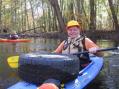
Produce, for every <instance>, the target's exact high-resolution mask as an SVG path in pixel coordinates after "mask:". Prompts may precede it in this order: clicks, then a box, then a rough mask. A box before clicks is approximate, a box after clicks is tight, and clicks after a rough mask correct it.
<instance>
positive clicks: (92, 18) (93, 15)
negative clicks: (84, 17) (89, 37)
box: [89, 0, 96, 30]
mask: <svg viewBox="0 0 119 89" xmlns="http://www.w3.org/2000/svg"><path fill="white" fill-rule="evenodd" d="M89 29H90V30H96V6H95V0H90V26H89Z"/></svg>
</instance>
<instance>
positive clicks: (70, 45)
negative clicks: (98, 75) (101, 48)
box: [62, 36, 90, 69]
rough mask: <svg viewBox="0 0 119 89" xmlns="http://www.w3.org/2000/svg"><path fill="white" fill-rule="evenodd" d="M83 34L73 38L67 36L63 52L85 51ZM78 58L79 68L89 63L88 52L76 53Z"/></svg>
mask: <svg viewBox="0 0 119 89" xmlns="http://www.w3.org/2000/svg"><path fill="white" fill-rule="evenodd" d="M85 38H86V37H85V36H78V37H77V38H75V39H71V38H68V39H67V40H65V42H64V48H63V50H62V53H63V54H73V53H78V52H83V51H86V50H87V49H86V47H85ZM77 56H78V57H79V59H80V68H81V69H83V68H84V67H86V66H87V65H88V64H89V63H90V57H89V54H88V53H83V54H78V55H77Z"/></svg>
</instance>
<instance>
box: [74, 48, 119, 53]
mask: <svg viewBox="0 0 119 89" xmlns="http://www.w3.org/2000/svg"><path fill="white" fill-rule="evenodd" d="M118 49H119V47H113V48H102V49H99V50H97V52H101V51H110V50H118ZM83 53H89V51H84V52H79V53H74V54H73V55H79V54H83Z"/></svg>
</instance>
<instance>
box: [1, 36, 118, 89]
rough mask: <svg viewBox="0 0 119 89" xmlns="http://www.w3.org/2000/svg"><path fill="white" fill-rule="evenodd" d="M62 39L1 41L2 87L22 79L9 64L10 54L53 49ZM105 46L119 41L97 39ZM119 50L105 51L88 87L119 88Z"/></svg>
mask: <svg viewBox="0 0 119 89" xmlns="http://www.w3.org/2000/svg"><path fill="white" fill-rule="evenodd" d="M60 42H61V41H60V40H59V39H43V38H42V39H40V38H32V42H31V43H0V89H7V88H8V87H9V86H11V85H13V84H15V83H16V82H18V81H19V80H20V79H19V77H18V76H17V69H12V68H10V67H9V66H8V63H7V58H8V57H9V56H14V55H20V54H23V53H29V52H39V51H48V52H51V51H53V50H54V49H55V48H56V47H57V45H58V44H59V43H60ZM96 43H97V44H98V45H99V46H100V47H103V48H106V47H113V46H117V45H118V42H115V41H111V40H97V41H96ZM118 53H119V52H118V51H111V52H105V57H104V60H105V63H104V67H103V69H102V71H101V72H100V74H99V75H98V76H97V78H96V79H95V80H94V81H93V82H92V83H91V84H90V85H89V86H88V87H87V88H86V89H119V82H118V80H119V77H118V76H119V65H118V64H119V54H118Z"/></svg>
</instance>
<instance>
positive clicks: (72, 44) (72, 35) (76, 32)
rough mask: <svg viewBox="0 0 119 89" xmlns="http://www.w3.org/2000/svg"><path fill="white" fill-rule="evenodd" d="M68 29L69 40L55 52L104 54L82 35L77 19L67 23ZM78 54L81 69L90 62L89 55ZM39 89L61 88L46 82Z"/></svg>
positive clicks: (62, 43)
mask: <svg viewBox="0 0 119 89" xmlns="http://www.w3.org/2000/svg"><path fill="white" fill-rule="evenodd" d="M66 31H67V33H68V38H67V40H64V41H63V42H61V44H60V45H59V46H58V48H57V49H56V50H55V51H54V53H62V54H74V53H79V52H83V51H86V50H87V51H89V52H90V53H92V54H95V55H97V56H102V55H101V53H100V52H97V50H99V47H98V46H97V45H96V44H95V43H94V42H93V41H91V40H90V39H89V38H87V37H86V36H84V35H82V29H81V26H80V24H79V23H78V22H77V21H75V20H71V21H69V22H68V23H67V27H66ZM77 56H78V57H79V58H80V60H81V61H80V62H81V69H83V68H84V67H85V66H87V65H88V63H89V62H90V58H89V55H88V53H86V54H81V55H77ZM38 89H59V87H58V86H57V85H56V84H55V83H44V84H42V85H41V86H40V87H39V88H38Z"/></svg>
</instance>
